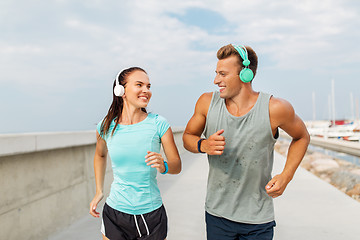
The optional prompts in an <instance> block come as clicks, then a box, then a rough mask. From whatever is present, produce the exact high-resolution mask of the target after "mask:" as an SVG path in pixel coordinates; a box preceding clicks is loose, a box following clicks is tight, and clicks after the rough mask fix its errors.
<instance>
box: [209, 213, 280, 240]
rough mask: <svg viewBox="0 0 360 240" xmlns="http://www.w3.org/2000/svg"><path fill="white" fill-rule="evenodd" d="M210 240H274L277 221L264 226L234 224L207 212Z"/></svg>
mask: <svg viewBox="0 0 360 240" xmlns="http://www.w3.org/2000/svg"><path fill="white" fill-rule="evenodd" d="M205 220H206V233H207V239H208V240H219V239H221V240H236V239H248V240H272V239H273V236H274V227H275V225H276V223H275V221H271V222H268V223H263V224H248V223H239V222H233V221H230V220H228V219H225V218H221V217H217V216H214V215H211V214H209V213H208V212H205Z"/></svg>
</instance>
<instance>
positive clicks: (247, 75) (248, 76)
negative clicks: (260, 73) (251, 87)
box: [239, 68, 254, 83]
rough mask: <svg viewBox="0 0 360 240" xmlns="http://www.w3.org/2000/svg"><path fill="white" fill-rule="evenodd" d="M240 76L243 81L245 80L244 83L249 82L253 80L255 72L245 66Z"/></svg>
mask: <svg viewBox="0 0 360 240" xmlns="http://www.w3.org/2000/svg"><path fill="white" fill-rule="evenodd" d="M239 76H240V80H241V81H243V82H244V83H248V82H250V81H251V80H253V78H254V73H253V71H252V70H251V69H250V68H244V69H243V70H241V72H240V74H239Z"/></svg>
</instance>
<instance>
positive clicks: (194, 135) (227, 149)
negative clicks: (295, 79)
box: [183, 44, 310, 240]
mask: <svg viewBox="0 0 360 240" xmlns="http://www.w3.org/2000/svg"><path fill="white" fill-rule="evenodd" d="M217 57H218V59H219V61H218V63H217V66H216V71H215V72H216V77H215V80H214V84H216V85H218V86H219V91H216V92H214V93H204V94H203V95H201V96H200V98H199V99H198V101H197V103H196V106H195V112H194V115H193V116H192V118H191V119H190V120H189V122H188V124H187V126H186V129H185V131H184V135H183V141H184V147H185V148H186V149H187V150H189V151H191V152H194V153H198V152H201V153H207V155H208V161H209V177H208V186H207V196H206V203H205V210H206V230H207V239H208V240H228V239H229V240H235V239H256V240H259V239H272V238H273V227H274V226H275V220H274V209H273V201H272V198H275V197H278V196H280V195H282V193H283V192H284V190H285V188H286V186H287V184H288V183H289V182H290V181H291V179H292V178H293V176H294V173H295V171H296V169H297V168H298V166H299V164H300V162H301V160H302V158H303V156H304V154H305V152H306V149H307V146H308V144H309V140H310V138H309V134H308V132H307V130H306V127H305V125H304V123H303V121H302V120H301V119H300V118H299V117H298V116H297V115H296V114H295V112H294V109H293V107H292V106H291V104H290V103H288V102H287V101H285V100H283V99H280V98H275V97H273V96H271V95H269V94H266V93H263V92H256V91H254V90H253V88H252V79H253V77H254V76H255V74H256V69H257V56H256V53H255V52H254V50H253V49H252V48H250V47H248V46H246V47H244V46H237V45H231V44H229V45H226V46H224V47H222V48H220V49H219V51H218V52H217ZM278 128H281V129H283V130H284V131H285V132H287V133H288V134H289V135H290V136H291V137H292V142H291V144H290V147H289V149H288V156H287V160H286V165H285V167H284V169H283V171H282V173H281V174H279V175H276V176H274V177H273V178H271V171H272V165H273V150H274V144H275V142H276V139H277V137H278V135H279V132H278ZM202 134H204V136H205V137H206V138H205V139H202V138H201V135H202Z"/></svg>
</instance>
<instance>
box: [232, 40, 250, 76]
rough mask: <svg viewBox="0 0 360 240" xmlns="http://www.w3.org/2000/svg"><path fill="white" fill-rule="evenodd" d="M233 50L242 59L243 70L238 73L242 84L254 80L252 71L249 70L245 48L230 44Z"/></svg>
mask: <svg viewBox="0 0 360 240" xmlns="http://www.w3.org/2000/svg"><path fill="white" fill-rule="evenodd" d="M231 45H232V46H233V47H234V48H235V50H236V51H237V52H238V53H239V54H240V57H241V58H242V59H243V62H242V64H243V65H244V67H243V69H242V70H241V71H240V74H239V77H240V80H241V81H243V82H244V83H248V82H250V81H251V80H253V78H254V73H253V71H252V70H251V69H250V68H249V65H250V60H249V59H248V52H247V50H246V48H245V46H242V45H240V46H238V45H235V44H231Z"/></svg>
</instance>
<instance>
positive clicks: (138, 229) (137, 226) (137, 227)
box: [134, 214, 150, 237]
mask: <svg viewBox="0 0 360 240" xmlns="http://www.w3.org/2000/svg"><path fill="white" fill-rule="evenodd" d="M140 216H141V218H142V220H143V222H144V225H145V228H146V232H147V234H146V235H150V232H149V228H148V226H147V224H146V221H145V218H144V216H143V215H142V214H140ZM134 221H135V225H136V229H137V231H138V233H139V237H141V236H142V235H141V232H140V228H139V224H138V222H137V219H136V215H134Z"/></svg>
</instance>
